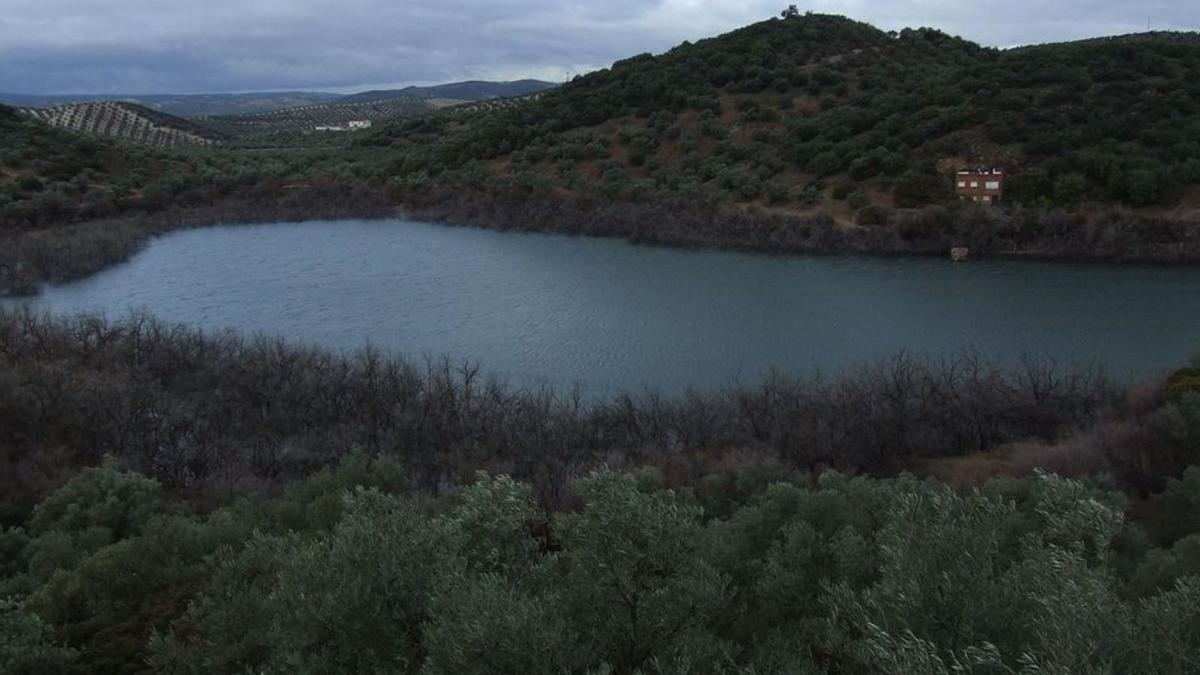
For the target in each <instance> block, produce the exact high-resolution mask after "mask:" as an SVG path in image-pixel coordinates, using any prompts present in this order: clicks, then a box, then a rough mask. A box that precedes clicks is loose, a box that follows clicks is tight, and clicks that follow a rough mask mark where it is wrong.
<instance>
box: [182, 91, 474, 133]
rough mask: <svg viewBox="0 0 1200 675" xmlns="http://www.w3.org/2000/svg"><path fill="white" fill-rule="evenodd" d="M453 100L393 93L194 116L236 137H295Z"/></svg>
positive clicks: (423, 110) (421, 111) (432, 107)
mask: <svg viewBox="0 0 1200 675" xmlns="http://www.w3.org/2000/svg"><path fill="white" fill-rule="evenodd" d="M455 103H457V101H446V100H441V99H431V98H425V97H417V96H393V97H390V98H383V99H376V100H364V101H350V102H344V101H337V102H333V103H320V104H314V105H306V106H300V107H296V108H284V109H282V110H271V111H268V112H260V113H254V114H249V115H220V116H214V117H203V118H197V119H196V122H197V123H199V124H202V125H204V126H206V127H208V128H211V129H213V130H215V131H217V132H219V133H222V134H226V135H228V136H231V137H235V138H242V139H255V138H256V139H271V138H274V139H279V138H294V137H296V136H299V135H302V134H311V133H314V132H317V131H321V130H322V129H323V128H324V129H329V128H336V129H339V130H342V129H344V128H345V127H346V126H347V125H348V124H349V123H350V122H352V121H362V120H365V121H369V122H372V123H375V122H382V121H388V120H395V119H398V118H401V117H410V116H415V115H422V114H426V113H429V112H432V111H435V110H437V109H438V108H441V107H444V106H447V105H453V104H455Z"/></svg>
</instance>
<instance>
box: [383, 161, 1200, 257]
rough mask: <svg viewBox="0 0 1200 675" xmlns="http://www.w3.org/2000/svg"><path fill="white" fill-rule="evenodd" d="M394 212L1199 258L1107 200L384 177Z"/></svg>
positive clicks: (826, 245) (714, 233) (1188, 222)
mask: <svg viewBox="0 0 1200 675" xmlns="http://www.w3.org/2000/svg"><path fill="white" fill-rule="evenodd" d="M392 194H393V195H394V197H395V198H396V200H397V201H398V202H399V203H401V204H403V207H402V208H403V212H404V213H406V214H408V215H410V216H412V217H416V218H421V219H424V220H430V221H434V222H447V223H460V224H464V225H472V226H478V227H487V228H501V229H514V230H528V231H550V232H565V233H570V234H585V235H590V236H613V237H621V238H625V239H629V240H631V241H634V242H637V243H645V244H654V245H667V246H703V247H714V248H726V249H742V250H752V251H763V252H770V253H836V252H841V253H845V252H854V253H866V254H873V255H900V254H919V255H934V254H936V255H943V254H945V253H946V252H947V251H949V249H950V248H952V247H954V246H967V247H969V248H970V249H971V251H972V252H973V254H974V255H976V256H983V257H987V256H1006V255H1009V256H1012V255H1018V256H1021V257H1023V258H1031V259H1042V260H1076V261H1108V262H1152V263H1180V262H1194V261H1197V260H1200V220H1195V219H1183V218H1177V217H1173V216H1161V215H1151V214H1145V213H1138V212H1134V211H1129V210H1125V209H1119V208H1114V209H1108V210H1103V211H1098V212H1095V213H1092V214H1089V215H1084V214H1080V213H1071V212H1068V211H1064V210H1061V209H1043V208H1038V207H1031V208H1026V207H1021V206H1018V207H1014V208H1011V209H1009V210H1006V211H998V210H994V209H989V208H985V207H979V206H976V205H972V204H965V203H951V204H948V205H946V206H940V205H935V206H927V207H924V208H921V209H907V210H891V209H883V210H882V211H879V212H877V215H879V219H878V220H872V221H869V222H866V223H865V224H864V226H863V227H857V228H847V227H844V226H842V225H840V224H839V223H837V222H836V221H835V220H834V219H833V218H832V217H831V216H830V215H829V214H828V213H827V212H824V211H821V210H806V211H803V212H794V211H786V210H779V209H771V208H763V207H759V206H754V205H751V206H748V207H747V206H743V207H738V206H734V205H730V204H722V203H719V202H716V201H712V200H703V199H701V200H699V201H696V200H688V199H684V198H680V197H663V198H661V199H655V200H640V199H633V200H624V199H607V198H604V197H600V196H596V195H590V196H589V195H586V194H585V195H572V194H564V193H563V192H561V191H558V190H555V189H553V188H552V187H551V186H548V185H545V184H542V183H533V184H524V183H522V182H521V181H519V180H512V181H504V182H502V183H501V184H498V185H496V186H492V187H488V188H481V187H459V188H426V189H419V190H413V189H399V190H396V189H393V191H392Z"/></svg>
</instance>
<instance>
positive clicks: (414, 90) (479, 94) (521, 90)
mask: <svg viewBox="0 0 1200 675" xmlns="http://www.w3.org/2000/svg"><path fill="white" fill-rule="evenodd" d="M556 86H558V85H556V84H554V83H552V82H543V81H541V80H516V81H515V82H480V81H471V82H454V83H451V84H439V85H436V86H432V87H405V88H404V89H376V90H373V91H364V92H361V93H358V94H351V95H349V96H345V97H343V98H341V99H339V100H338V102H339V103H359V102H363V101H381V100H386V99H389V98H397V97H404V96H416V97H422V98H445V99H456V100H459V101H488V100H491V99H495V98H511V97H513V96H527V95H529V94H536V93H538V92H542V91H547V90H549V89H553V88H554V87H556Z"/></svg>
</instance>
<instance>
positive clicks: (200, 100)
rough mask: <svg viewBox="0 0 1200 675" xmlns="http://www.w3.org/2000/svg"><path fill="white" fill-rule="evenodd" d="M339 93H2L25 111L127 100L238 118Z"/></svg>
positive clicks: (188, 113)
mask: <svg viewBox="0 0 1200 675" xmlns="http://www.w3.org/2000/svg"><path fill="white" fill-rule="evenodd" d="M338 97H339V95H338V94H330V93H325V92H313V91H272V92H248V93H241V94H141V95H129V94H79V95H63V96H31V95H27V94H4V93H0V103H4V104H7V105H11V106H16V107H23V108H53V107H55V106H60V105H65V104H67V103H95V102H99V101H124V102H126V103H135V104H137V105H140V106H143V107H146V108H150V109H152V110H157V111H159V112H164V113H167V114H170V115H176V116H178V117H198V116H204V115H238V114H246V113H256V112H264V111H267V110H278V109H280V108H293V107H296V106H302V105H312V104H314V103H326V102H329V101H333V100H335V99H337V98H338Z"/></svg>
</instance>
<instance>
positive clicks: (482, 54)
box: [0, 0, 1200, 93]
mask: <svg viewBox="0 0 1200 675" xmlns="http://www.w3.org/2000/svg"><path fill="white" fill-rule="evenodd" d="M6 4H11V5H12V6H11V7H5V5H6ZM784 4H787V3H786V2H780V1H778V0H777V1H775V2H765V1H763V0H749V1H745V0H743V1H738V0H652V1H649V2H639V1H636V0H613V1H610V2H588V3H582V2H573V3H572V2H559V1H556V0H496V1H494V2H470V1H468V0H389V1H384V0H358V1H355V2H342V3H330V2H316V1H315V0H254V1H247V2H238V1H234V0H207V1H202V2H195V0H187V1H180V0H109V1H108V2H105V3H97V2H94V0H59V1H57V2H31V1H30V0H0V91H10V92H23V93H65V92H94V93H116V92H124V93H139V92H210V91H237V90H253V89H297V88H307V89H350V88H354V87H355V86H365V85H379V84H400V83H408V82H421V83H427V82H438V81H447V80H455V79H465V78H489V79H492V78H504V79H511V78H516V77H525V76H535V77H543V78H549V79H561V78H562V77H564V76H565V74H566V73H567V72H579V71H581V70H586V69H589V68H593V67H598V66H602V65H607V64H608V63H610V62H612V61H613V60H615V59H618V58H623V57H625V56H629V55H632V54H635V53H639V52H643V51H662V50H664V49H666V48H669V47H671V46H673V45H674V44H676V43H678V42H680V41H682V40H684V39H690V40H695V39H698V38H702V37H706V36H709V35H714V34H717V33H720V32H723V31H726V30H730V29H732V28H736V27H738V26H740V25H744V24H746V23H749V22H751V21H754V20H758V19H762V18H766V17H769V16H773V15H774V14H776V13H777V12H778V11H779V10H780V9H781V8H782V6H783V5H784ZM802 6H803V7H805V8H810V9H814V10H818V11H825V12H833V13H840V14H847V15H849V16H851V17H853V18H857V19H861V20H864V21H869V22H872V23H875V24H876V25H878V26H880V27H881V28H886V29H892V28H901V27H904V26H917V25H928V26H934V27H937V28H941V29H943V30H946V31H947V32H951V33H955V34H959V35H962V36H963V37H966V38H968V39H972V40H975V41H978V42H982V43H984V44H990V45H998V46H1005V45H1012V44H1023V43H1030V42H1044V41H1051V40H1063V39H1073V38H1078V37H1083V36H1090V35H1096V34H1110V33H1122V32H1131V31H1135V30H1144V29H1145V24H1146V20H1147V18H1149V19H1150V21H1151V23H1152V25H1153V26H1154V27H1155V28H1171V29H1193V30H1194V29H1196V28H1197V27H1198V26H1200V3H1193V2H1186V3H1184V2H1170V1H1167V0H1150V1H1149V2H1141V3H1138V4H1134V3H1120V4H1118V3H1116V2H1114V1H1112V0H1100V1H1094V0H1092V1H1084V0H1061V1H1059V2H1046V1H1045V0H1011V1H1010V2H1009V3H1008V4H1007V5H996V4H994V3H993V4H988V5H979V4H976V3H962V2H958V1H953V0H895V1H892V2H879V1H878V0H811V1H810V2H809V3H808V4H807V5H802Z"/></svg>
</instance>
